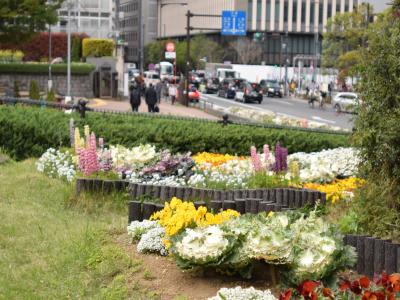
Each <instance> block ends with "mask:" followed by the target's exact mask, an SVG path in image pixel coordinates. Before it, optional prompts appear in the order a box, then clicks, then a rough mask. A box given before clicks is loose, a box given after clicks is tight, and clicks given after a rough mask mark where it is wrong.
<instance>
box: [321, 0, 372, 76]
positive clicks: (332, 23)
mask: <svg viewBox="0 0 400 300" xmlns="http://www.w3.org/2000/svg"><path fill="white" fill-rule="evenodd" d="M368 16H372V7H371V6H367V5H365V4H361V5H359V6H358V8H357V9H356V10H354V11H353V12H347V13H342V14H336V15H335V16H334V17H333V18H331V19H329V20H328V24H327V27H326V28H327V31H326V32H325V33H324V37H323V53H322V64H323V66H324V67H327V68H336V69H338V70H339V79H341V80H342V81H343V80H345V78H346V77H347V76H354V75H356V72H355V70H356V69H355V68H354V67H355V66H356V65H357V63H358V60H357V56H358V55H359V50H360V49H361V48H362V47H364V46H365V45H366V44H367V28H368V23H369V21H370V20H369V17H368Z"/></svg>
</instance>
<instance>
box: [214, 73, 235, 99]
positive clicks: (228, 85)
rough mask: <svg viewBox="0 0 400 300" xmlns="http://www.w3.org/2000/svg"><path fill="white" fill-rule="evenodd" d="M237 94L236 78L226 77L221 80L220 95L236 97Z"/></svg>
mask: <svg viewBox="0 0 400 300" xmlns="http://www.w3.org/2000/svg"><path fill="white" fill-rule="evenodd" d="M235 94H236V89H235V82H234V79H232V78H226V79H224V80H222V81H221V82H220V84H219V87H218V97H223V98H226V99H233V98H235Z"/></svg>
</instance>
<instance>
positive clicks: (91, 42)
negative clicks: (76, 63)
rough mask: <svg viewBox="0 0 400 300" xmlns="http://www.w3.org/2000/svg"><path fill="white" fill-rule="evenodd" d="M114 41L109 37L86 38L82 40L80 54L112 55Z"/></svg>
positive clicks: (85, 55) (86, 55)
mask: <svg viewBox="0 0 400 300" xmlns="http://www.w3.org/2000/svg"><path fill="white" fill-rule="evenodd" d="M114 48H115V43H114V41H113V40H110V39H92V38H86V39H83V40H82V56H84V57H88V56H94V57H102V56H112V55H113V52H114Z"/></svg>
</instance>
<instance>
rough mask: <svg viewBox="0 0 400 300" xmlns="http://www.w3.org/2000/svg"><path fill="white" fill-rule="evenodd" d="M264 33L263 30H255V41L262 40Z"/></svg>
mask: <svg viewBox="0 0 400 300" xmlns="http://www.w3.org/2000/svg"><path fill="white" fill-rule="evenodd" d="M263 37H264V35H263V33H262V32H255V33H253V41H255V42H261V41H262V40H263Z"/></svg>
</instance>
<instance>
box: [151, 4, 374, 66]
mask: <svg viewBox="0 0 400 300" xmlns="http://www.w3.org/2000/svg"><path fill="white" fill-rule="evenodd" d="M168 2H169V1H167V0H165V1H159V5H158V10H159V16H160V18H159V25H160V26H159V30H158V36H159V37H160V38H168V37H171V38H184V37H185V35H186V30H185V28H186V17H185V14H186V11H187V10H190V11H191V12H192V13H195V14H214V15H215V14H217V15H221V13H222V11H223V10H244V11H246V13H247V32H248V37H249V38H253V37H255V36H256V37H257V40H258V41H252V42H253V43H256V42H257V43H259V46H260V47H262V51H261V52H262V54H261V57H260V58H259V63H261V62H263V63H265V64H268V65H281V64H283V62H282V60H284V56H286V48H284V47H285V46H284V47H282V45H287V55H288V61H289V63H293V61H294V57H295V56H297V55H303V56H318V55H319V54H320V53H321V47H322V34H323V32H324V31H326V25H327V21H328V19H329V18H331V17H333V16H335V15H336V14H339V13H344V12H351V11H353V10H354V9H355V8H356V7H357V6H358V5H359V4H361V3H362V2H372V3H371V4H373V2H374V0H370V1H362V0H219V1H218V0H203V1H198V0H185V1H170V2H174V3H177V2H186V3H187V5H186V6H181V5H176V4H175V5H172V4H171V5H165V4H164V6H163V5H162V3H168ZM380 9H381V8H380ZM191 26H193V27H198V28H203V29H204V30H201V32H202V33H205V34H207V35H209V36H212V37H213V38H214V39H215V40H216V41H218V42H220V43H221V44H222V45H224V44H226V41H231V39H232V38H231V37H229V38H225V37H222V36H220V32H219V31H215V30H207V28H210V29H216V30H218V29H220V28H221V18H206V17H199V18H196V17H195V18H192V21H191ZM199 32H200V31H193V34H197V33H199ZM237 39H241V37H238V38H237ZM283 48H284V49H283ZM231 59H232V60H233V61H235V57H234V56H233V57H232V58H231Z"/></svg>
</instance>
